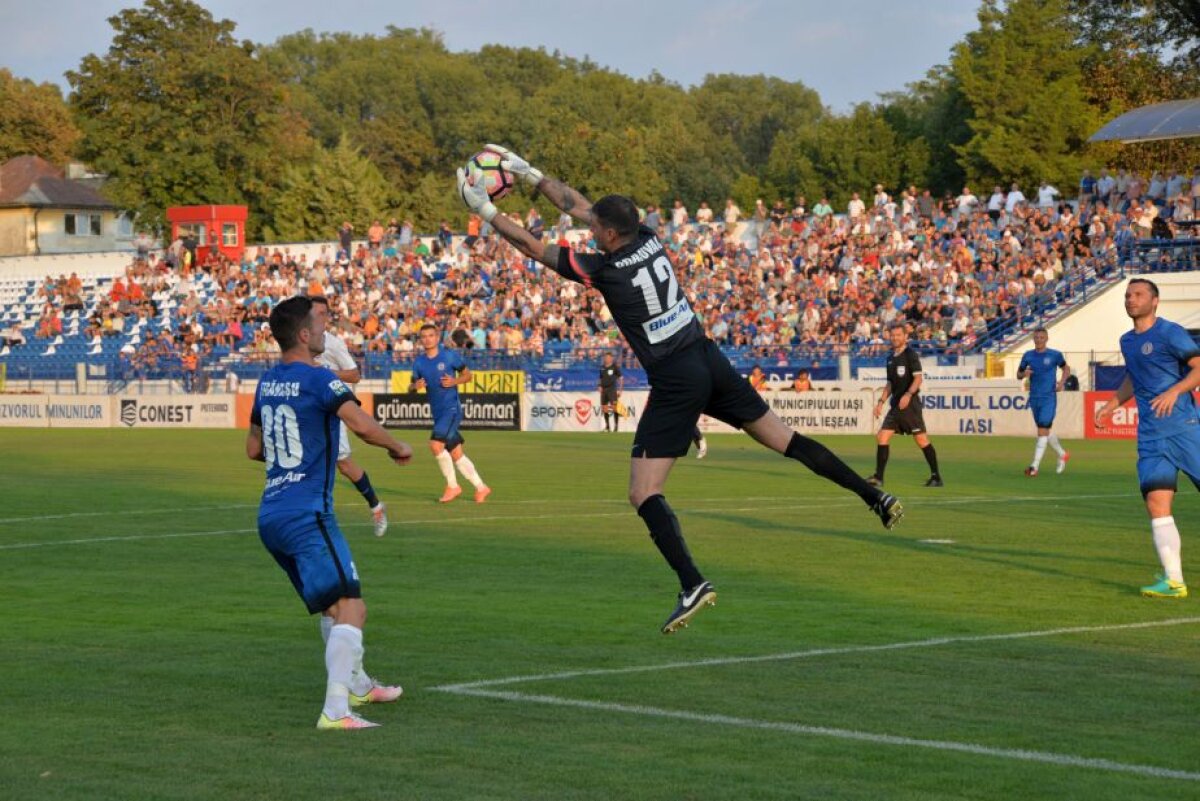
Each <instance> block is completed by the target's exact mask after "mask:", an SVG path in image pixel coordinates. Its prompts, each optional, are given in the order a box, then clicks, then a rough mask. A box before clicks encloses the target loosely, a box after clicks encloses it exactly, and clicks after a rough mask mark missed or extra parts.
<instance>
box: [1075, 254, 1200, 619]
mask: <svg viewBox="0 0 1200 801" xmlns="http://www.w3.org/2000/svg"><path fill="white" fill-rule="evenodd" d="M1125 312H1126V313H1127V314H1128V315H1129V317H1130V318H1131V319H1132V320H1133V330H1132V331H1129V332H1128V333H1126V334H1125V335H1124V336H1122V337H1121V353H1122V355H1123V356H1124V357H1125V380H1124V381H1122V382H1121V386H1120V388H1119V389H1118V390H1117V394H1116V395H1115V396H1114V397H1112V398H1111V399H1109V401H1108V402H1107V403H1105V404H1104V405H1103V406H1102V407H1100V408H1099V409H1098V410H1097V411H1096V427H1097V428H1103V427H1104V422H1105V420H1106V419H1107V418H1108V416H1109V415H1110V414H1112V413H1113V410H1115V409H1117V408H1118V407H1119V406H1121V405H1122V404H1123V403H1125V402H1126V401H1128V400H1129V399H1130V398H1131V397H1132V398H1137V409H1138V481H1139V482H1140V483H1141V487H1142V496H1143V497H1144V498H1145V499H1146V511H1147V512H1149V514H1150V529H1151V533H1152V534H1153V535H1154V547H1155V548H1156V549H1157V550H1158V559H1159V562H1161V563H1162V568H1163V573H1162V575H1161V576H1159V580H1158V581H1157V582H1155V583H1154V584H1150V585H1149V586H1146V587H1142V595H1145V596H1148V597H1151V598H1186V597H1187V584H1186V583H1184V580H1183V563H1182V561H1181V559H1180V547H1181V542H1180V538H1179V528H1178V527H1177V526H1176V525H1175V518H1174V517H1172V516H1171V502H1172V501H1173V500H1174V499H1175V488H1176V482H1177V480H1178V476H1179V471H1180V470H1182V471H1183V472H1184V474H1185V475H1187V477H1188V478H1190V479H1191V480H1192V483H1193V484H1194V485H1196V488H1197V489H1200V412H1198V411H1197V409H1196V401H1195V398H1194V396H1193V395H1192V390H1194V389H1196V388H1197V387H1200V347H1197V346H1196V343H1195V342H1194V341H1193V340H1192V338H1191V337H1190V336H1189V335H1188V332H1187V331H1186V330H1184V328H1183V327H1182V326H1180V325H1177V324H1175V323H1172V322H1170V321H1169V320H1163V319H1161V318H1159V317H1158V316H1157V313H1158V287H1157V286H1156V285H1155V284H1154V282H1153V281H1148V280H1146V279H1145V278H1134V279H1133V280H1131V281H1130V282H1129V284H1128V286H1126V288H1125Z"/></svg>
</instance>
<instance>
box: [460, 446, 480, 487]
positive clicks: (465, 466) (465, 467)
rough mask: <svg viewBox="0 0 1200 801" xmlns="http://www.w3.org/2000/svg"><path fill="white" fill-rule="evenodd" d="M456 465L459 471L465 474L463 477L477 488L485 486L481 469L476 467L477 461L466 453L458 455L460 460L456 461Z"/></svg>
mask: <svg viewBox="0 0 1200 801" xmlns="http://www.w3.org/2000/svg"><path fill="white" fill-rule="evenodd" d="M454 466H455V467H457V468H458V472H460V473H462V474H463V478H465V479H466V480H467V481H470V482H471V484H473V485H474V486H475V489H480V488H482V487H483V479H482V478H480V477H479V471H477V470H476V469H475V463H474V462H472V461H471V460H470V459H468V458H467V455H466V454H465V453H464V454H463V455H462V456H460V457H458V461H457V462H455V463H454Z"/></svg>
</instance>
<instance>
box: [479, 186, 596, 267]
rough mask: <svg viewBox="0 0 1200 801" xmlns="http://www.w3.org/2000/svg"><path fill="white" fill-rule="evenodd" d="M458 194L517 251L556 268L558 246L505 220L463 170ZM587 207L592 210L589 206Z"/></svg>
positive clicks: (484, 189)
mask: <svg viewBox="0 0 1200 801" xmlns="http://www.w3.org/2000/svg"><path fill="white" fill-rule="evenodd" d="M458 194H459V196H460V197H462V199H463V202H464V203H466V204H467V208H469V209H470V210H471V211H473V212H475V213H476V214H478V215H479V216H480V217H482V218H483V219H484V220H485V221H487V222H489V223H491V224H492V227H493V228H495V229H496V232H497V233H499V234H500V236H502V237H504V239H505V240H507V241H508V242H509V243H511V244H512V246H513V247H515V248H516V249H517V250H519V251H521V252H522V253H524V254H525V255H526V256H528V257H529V258H531V259H537V260H538V261H539V262H541V263H542V264H544V265H546V266H547V267H551V268H553V267H554V266H555V265H556V264H558V250H559V248H558V245H547V244H545V243H543V242H542V240H541V239H538V238H537V237H536V236H534V235H533V234H531V233H529V232H528V231H526V230H525V229H524V228H522V227H521V226H519V225H517V224H516V223H515V222H513V221H512V220H510V219H508V217H505V216H504V215H503V214H501V213H500V212H499V210H498V209H497V208H496V205H495V204H494V203H492V201H491V198H489V197H488V194H487V189H486V188H485V187H484V186H483V185H482V184H480V185H478V186H476V185H473V184H472V183H471V182H470V181H469V180H468V179H467V173H466V171H465V170H463V169H462V168H461V167H460V168H459V170H458ZM588 208H591V206H590V205H589V206H588Z"/></svg>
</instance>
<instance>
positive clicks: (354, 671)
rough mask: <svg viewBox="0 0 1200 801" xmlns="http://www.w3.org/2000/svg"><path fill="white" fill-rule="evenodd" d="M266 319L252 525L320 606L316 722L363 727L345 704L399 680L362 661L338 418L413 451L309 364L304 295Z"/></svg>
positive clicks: (316, 321) (310, 327)
mask: <svg viewBox="0 0 1200 801" xmlns="http://www.w3.org/2000/svg"><path fill="white" fill-rule="evenodd" d="M270 326H271V335H272V336H274V337H275V341H276V342H278V343H279V347H280V349H281V350H282V351H283V358H282V361H281V363H280V364H278V365H277V366H275V367H272V368H271V369H270V370H268V371H267V372H266V374H265V375H263V377H262V380H261V381H260V382H259V384H258V390H257V392H256V393H255V396H254V408H253V410H252V411H251V413H250V433H249V434H248V435H247V437H246V455H247V456H249V457H250V458H251V459H254V460H257V461H261V462H266V464H267V481H266V486H265V487H264V488H263V495H262V502H261V503H260V505H259V507H258V535H259V537H260V538H261V539H262V543H263V545H265V546H266V548H267V550H268V551H269V552H270V553H271V555H272V556H273V557H275V561H276V562H278V563H279V566H280V567H281V568H283V570H284V572H285V573H287V575H288V578H289V579H291V581H292V586H293V587H295V589H296V592H297V593H299V595H300V597H301V598H302V599H303V600H304V604H305V606H307V607H308V611H309V613H310V614H315V613H317V612H320V613H321V634H322V636H323V637H324V639H325V667H326V670H327V671H328V679H327V684H326V692H325V707H324V708H323V709H322V710H321V716H320V718H318V719H317V728H318V729H365V728H371V727H373V726H375V725H376V724H374V723H371V722H370V721H368V720H365V719H363V718H361V717H359V716H358V715H356V714H354V713H353V712H351V709H350V708H351V707H352V706H360V705H363V704H371V703H386V702H389V701H395V700H396V699H397V698H399V697H400V694H401V689H400V688H399V687H390V686H385V685H381V684H377V683H376V682H375V681H373V680H372V679H371V677H370V676H369V675H367V672H366V671H365V670H364V669H363V665H362V658H363V634H362V629H363V624H364V623H365V622H366V619H367V607H366V605H365V604H364V603H363V600H362V587H361V585H360V584H359V579H358V570H357V569H356V568H355V566H354V559H353V557H351V555H350V547H349V546H348V545H347V544H346V538H345V537H344V536H342V532H341V530H340V529H339V528H338V524H337V519H336V518H335V517H334V516H333V482H334V479H335V478H336V477H337V455H338V431H339V428H340V423H341V422H344V423H345V424H346V427H347V428H349V429H350V430H351V431H353V432H354V433H355V434H356V435H358V437H359V438H360V439H361V440H362V441H363V442H366V443H367V444H369V445H375V446H377V447H380V448H383V449H384V450H386V451H387V452H388V455H389V456H391V457H392V459H393V461H395V462H396V463H397V464H406V463H407V462H408V461H409V459H411V458H412V448H410V447H409V446H408V445H407V444H406V443H403V442H399V441H397V440H395V439H393V438H392V436H391V435H390V434H389V433H388V432H387V431H384V430H383V428H382V427H381V426H380V425H379V424H378V423H376V422H375V420H374V419H373V418H372V417H371V416H370V415H369V414H367V413H366V412H364V411H363V410H362V409H361V408H359V405H358V399H357V398H355V397H354V393H353V392H351V391H350V388H349V387H348V386H346V384H344V383H343V382H342V381H341V380H340V379H339V378H338V377H337V376H336V375H334V374H333V372H332V371H330V370H328V369H326V368H324V367H319V366H317V364H316V357H317V356H318V355H320V353H321V351H322V349H323V348H324V347H325V316H324V315H321V314H314V313H313V304H312V301H311V300H309V299H308V298H305V297H294V298H289V299H288V300H285V301H283V302H282V303H280V304H279V305H278V306H276V307H275V309H274V310H273V311H272V312H271V319H270Z"/></svg>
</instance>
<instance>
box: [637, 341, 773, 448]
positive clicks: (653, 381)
mask: <svg viewBox="0 0 1200 801" xmlns="http://www.w3.org/2000/svg"><path fill="white" fill-rule="evenodd" d="M646 377H647V378H648V379H649V381H650V399H649V400H648V401H647V402H646V408H645V410H644V411H643V413H642V417H641V419H640V420H639V421H638V427H637V433H636V434H635V435H634V438H633V456H634V457H635V458H640V457H643V456H646V457H650V458H672V457H673V458H678V457H680V456H684V455H686V454H687V451H688V447H689V446H690V445H691V443H692V431H693V429H695V427H696V422H697V421H698V420H699V419H700V415H701V413H703V414H707V415H708V416H709V417H715V418H716V419H718V420H720V421H721V422H723V423H727V424H728V425H731V426H733V427H734V428H741V427H742V426H744V425H745V424H746V423H751V422H753V421H755V420H757V419H758V418H760V417H762V416H763V415H764V414H766V413H767V412H768V411H770V407H769V406H767V402H766V401H765V400H763V399H762V396H761V395H759V394H758V393H757V392H755V391H754V388H753V387H751V386H750V382H749V381H747V380H746V379H745V378H743V377H742V376H740V375H738V372H737V371H736V370H734V369H733V365H731V364H730V363H729V360H728V359H726V358H725V354H723V353H721V349H720V348H718V347H717V345H716V343H715V342H713V341H712V340H711V339H708V338H707V337H706V338H704V339H702V340H701V341H699V342H697V343H695V344H693V345H689V346H688V347H686V348H684V349H683V350H681V351H679V352H677V353H673V354H671V355H670V356H668V357H667V358H666V359H665V360H663V361H661V362H659V363H658V364H655V365H653V366H652V367H649V368H647V369H646Z"/></svg>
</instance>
